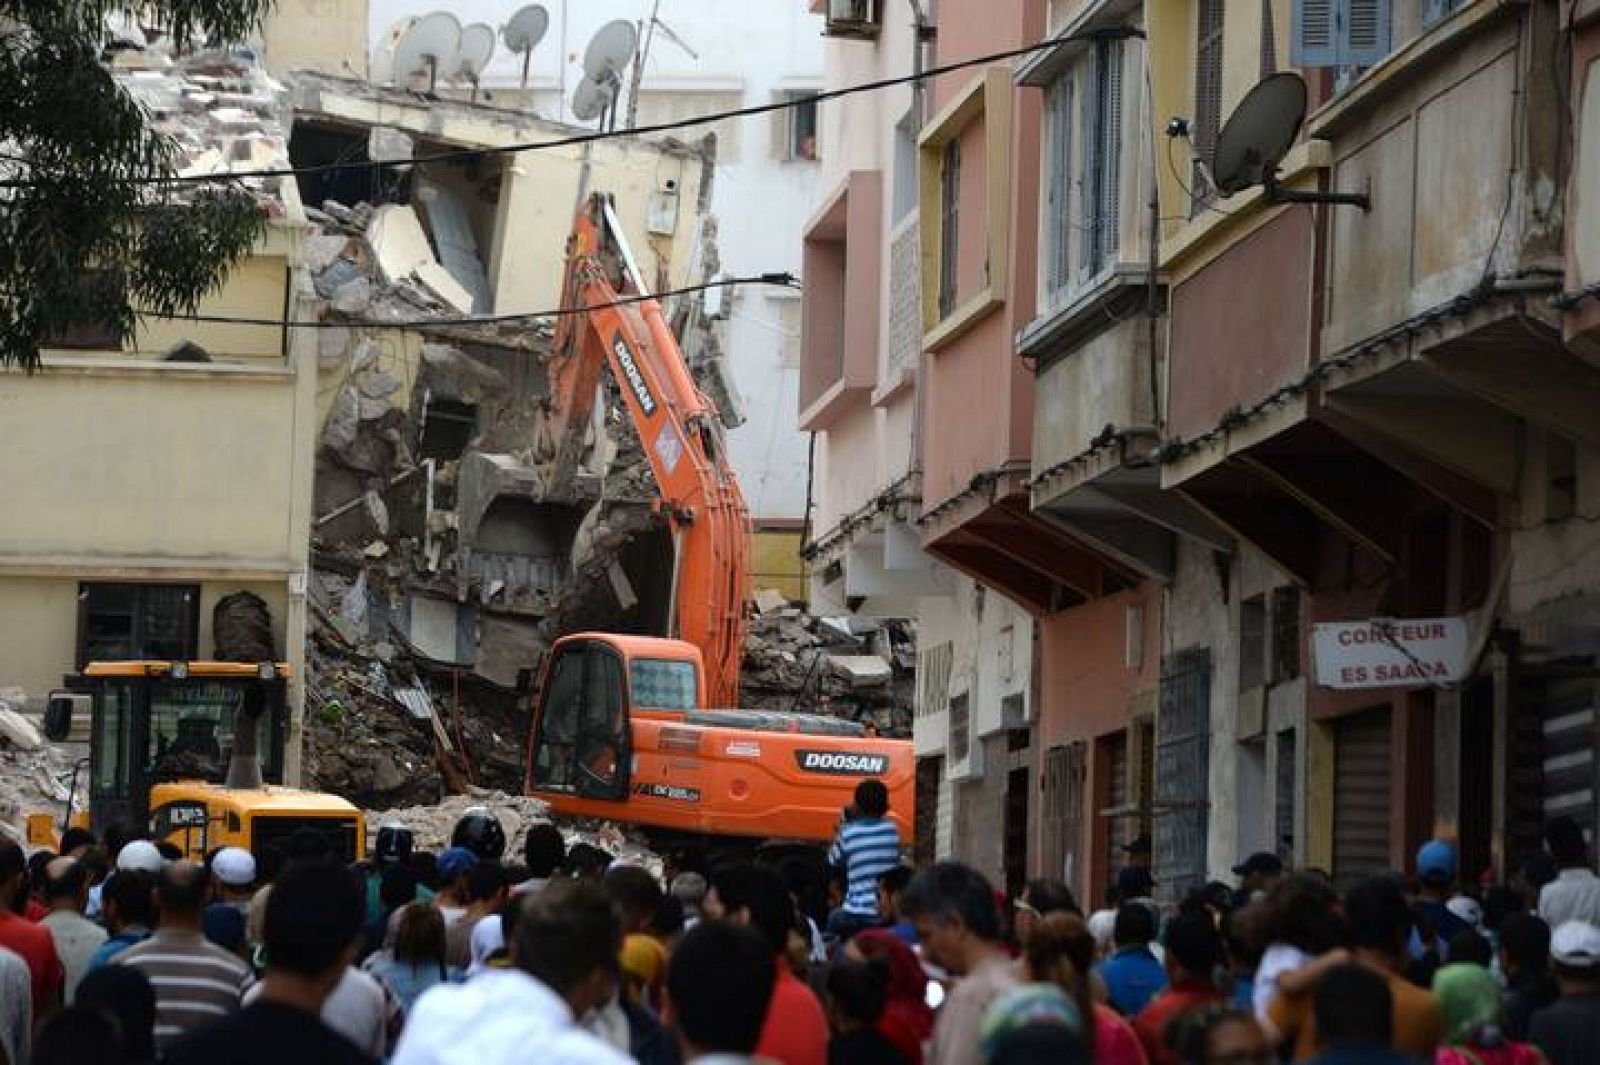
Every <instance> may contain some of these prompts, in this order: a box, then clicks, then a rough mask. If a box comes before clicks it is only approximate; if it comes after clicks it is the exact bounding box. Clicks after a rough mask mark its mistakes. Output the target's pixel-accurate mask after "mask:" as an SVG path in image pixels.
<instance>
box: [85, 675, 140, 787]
mask: <svg viewBox="0 0 1600 1065" xmlns="http://www.w3.org/2000/svg"><path fill="white" fill-rule="evenodd" d="M131 689H132V685H130V684H129V683H128V682H127V681H121V682H111V683H107V684H106V685H105V687H104V688H103V689H102V691H101V692H100V693H99V694H98V695H97V696H96V697H97V698H98V699H99V701H100V705H99V707H98V710H99V712H98V713H97V714H96V715H95V722H94V726H93V729H92V735H93V737H94V757H93V759H92V762H93V765H94V781H93V787H92V789H91V793H92V795H93V797H95V798H121V797H122V796H123V793H124V792H126V791H127V788H128V759H127V750H128V726H129V721H128V714H129V707H130V706H131V704H132V702H133V692H132V690H131Z"/></svg>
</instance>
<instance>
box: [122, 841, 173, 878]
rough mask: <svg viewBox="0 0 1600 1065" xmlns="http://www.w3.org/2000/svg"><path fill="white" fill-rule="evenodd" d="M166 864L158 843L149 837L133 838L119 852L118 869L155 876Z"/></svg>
mask: <svg viewBox="0 0 1600 1065" xmlns="http://www.w3.org/2000/svg"><path fill="white" fill-rule="evenodd" d="M166 864H167V860H166V859H165V858H163V857H161V852H160V851H159V850H157V849H156V845H155V844H154V843H151V842H150V841H149V840H147V839H136V840H133V841H131V842H130V843H128V845H127V846H125V847H123V848H122V850H120V851H118V852H117V868H118V869H127V870H130V871H132V872H136V873H149V874H150V875H151V876H155V875H156V874H157V873H159V872H161V870H162V869H164V868H165V867H166Z"/></svg>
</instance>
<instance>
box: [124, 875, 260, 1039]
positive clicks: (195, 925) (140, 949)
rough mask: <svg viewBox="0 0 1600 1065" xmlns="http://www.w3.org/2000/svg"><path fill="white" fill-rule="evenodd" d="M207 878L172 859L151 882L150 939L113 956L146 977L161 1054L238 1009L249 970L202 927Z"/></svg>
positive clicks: (209, 886) (207, 896) (208, 883)
mask: <svg viewBox="0 0 1600 1065" xmlns="http://www.w3.org/2000/svg"><path fill="white" fill-rule="evenodd" d="M210 888H211V880H210V877H209V876H207V874H206V871H205V869H204V867H202V866H199V865H196V864H194V863H193V862H171V863H169V864H168V865H167V866H166V868H164V869H162V871H161V876H160V879H159V880H158V881H157V882H156V891H155V897H156V908H157V909H158V910H159V911H160V918H159V919H158V921H157V922H156V931H155V934H154V935H152V936H151V937H150V938H149V939H147V940H145V941H144V942H142V943H139V944H138V945H136V946H132V947H129V948H128V949H127V950H125V951H123V952H122V953H121V954H118V955H117V956H116V959H115V961H114V962H113V963H112V964H114V965H127V966H131V967H132V968H135V969H138V970H140V971H141V972H143V973H144V974H145V976H147V977H149V978H150V984H151V986H152V987H154V988H155V992H156V1046H157V1048H158V1049H159V1050H161V1051H162V1052H163V1053H165V1052H166V1051H167V1050H168V1049H169V1048H170V1047H171V1046H172V1045H173V1044H174V1043H175V1042H177V1041H178V1040H179V1039H180V1038H182V1037H183V1036H185V1035H187V1034H188V1033H190V1032H193V1031H196V1030H198V1029H200V1028H203V1027H205V1026H206V1025H208V1024H210V1023H212V1022H213V1021H217V1020H220V1019H221V1018H223V1017H226V1016H228V1015H229V1014H231V1013H233V1012H234V1011H235V1010H237V1009H238V1008H239V1004H240V1001H241V999H242V997H243V995H244V991H245V988H247V987H248V986H250V979H251V978H250V969H249V967H248V966H246V965H245V963H244V962H242V961H240V960H239V959H238V957H236V956H235V955H233V954H230V953H228V952H227V951H225V950H223V949H222V948H221V947H219V946H217V945H215V944H214V943H211V942H210V941H208V940H207V939H206V937H205V933H204V931H202V921H203V917H204V914H205V907H206V902H207V901H208V898H209V896H210Z"/></svg>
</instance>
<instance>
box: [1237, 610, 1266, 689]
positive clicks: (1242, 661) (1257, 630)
mask: <svg viewBox="0 0 1600 1065" xmlns="http://www.w3.org/2000/svg"><path fill="white" fill-rule="evenodd" d="M1266 653H1267V600H1266V597H1265V596H1261V595H1252V596H1251V597H1250V598H1248V599H1243V600H1240V602H1239V690H1240V691H1242V692H1247V691H1250V690H1251V689H1254V688H1259V687H1261V685H1262V684H1263V683H1264V682H1265V681H1266Z"/></svg>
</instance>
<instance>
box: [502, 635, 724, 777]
mask: <svg viewBox="0 0 1600 1065" xmlns="http://www.w3.org/2000/svg"><path fill="white" fill-rule="evenodd" d="M700 678H701V671H700V657H699V651H697V650H696V649H695V648H693V647H692V646H690V645H688V644H685V643H683V642H682V641H679V640H657V639H650V638H647V637H637V636H618V635H613V634H610V633H580V634H578V635H576V636H569V637H567V638H565V639H563V640H559V641H557V643H556V645H555V647H554V648H552V649H551V652H550V657H549V659H548V661H547V663H546V665H545V670H544V675H543V678H542V681H541V683H540V685H539V689H538V694H537V696H536V704H535V711H534V717H533V725H532V734H531V736H530V738H529V739H530V744H529V746H530V750H529V758H528V781H527V785H528V789H529V790H530V791H533V792H541V791H543V792H556V793H559V794H567V795H574V796H577V797H579V798H586V799H609V800H623V799H626V798H627V797H628V788H629V783H630V780H631V777H632V772H633V754H634V752H633V720H632V718H633V715H634V714H635V713H636V712H637V711H641V710H642V711H645V712H647V713H653V714H660V713H661V712H666V713H668V714H671V713H673V712H678V713H686V712H688V711H690V710H694V709H695V708H696V706H697V704H698V702H699V699H700Z"/></svg>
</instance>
